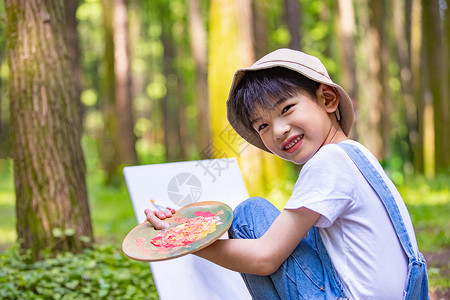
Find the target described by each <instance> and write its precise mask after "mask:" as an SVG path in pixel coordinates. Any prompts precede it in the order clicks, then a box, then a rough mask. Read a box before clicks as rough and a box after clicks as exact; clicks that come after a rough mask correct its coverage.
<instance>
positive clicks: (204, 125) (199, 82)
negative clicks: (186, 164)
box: [188, 0, 211, 149]
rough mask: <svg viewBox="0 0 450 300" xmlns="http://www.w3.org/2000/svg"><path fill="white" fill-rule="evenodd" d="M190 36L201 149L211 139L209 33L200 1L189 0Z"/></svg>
mask: <svg viewBox="0 0 450 300" xmlns="http://www.w3.org/2000/svg"><path fill="white" fill-rule="evenodd" d="M188 7H189V36H190V45H191V51H192V56H193V58H194V62H195V94H196V99H197V108H198V118H197V120H198V128H199V129H200V130H199V131H198V145H199V147H200V149H204V148H205V147H207V146H208V143H209V141H210V139H211V128H210V117H209V115H210V114H209V102H208V73H207V61H208V54H207V33H206V28H205V25H204V24H203V20H202V16H201V12H200V7H199V1H198V0H188Z"/></svg>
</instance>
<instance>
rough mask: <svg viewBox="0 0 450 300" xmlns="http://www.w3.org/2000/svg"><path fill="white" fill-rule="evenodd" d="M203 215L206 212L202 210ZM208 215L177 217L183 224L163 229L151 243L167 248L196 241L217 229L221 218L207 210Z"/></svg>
mask: <svg viewBox="0 0 450 300" xmlns="http://www.w3.org/2000/svg"><path fill="white" fill-rule="evenodd" d="M200 213H201V214H202V215H203V213H205V212H200ZM206 214H207V215H208V217H203V216H199V217H197V218H193V219H189V218H176V219H175V221H177V222H180V223H181V224H180V225H178V226H176V227H173V228H170V229H168V230H162V231H161V232H160V233H158V235H157V236H155V237H154V238H152V239H151V240H150V243H151V244H152V245H154V246H156V247H162V248H166V249H170V248H175V247H183V246H186V245H188V244H192V243H194V242H195V241H196V240H198V239H200V238H202V237H204V236H206V235H207V234H208V233H211V232H213V231H215V230H216V223H219V222H220V218H219V217H218V216H216V215H214V214H211V213H209V212H206Z"/></svg>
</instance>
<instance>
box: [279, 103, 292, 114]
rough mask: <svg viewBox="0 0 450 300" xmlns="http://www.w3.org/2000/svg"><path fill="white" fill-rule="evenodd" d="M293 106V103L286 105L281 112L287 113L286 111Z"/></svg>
mask: <svg viewBox="0 0 450 300" xmlns="http://www.w3.org/2000/svg"><path fill="white" fill-rule="evenodd" d="M293 106H294V105H293V104H291V105H287V106H285V107H284V108H283V110H282V111H281V114H284V113H286V112H287V111H288V110H289V109H291V108H292V107H293Z"/></svg>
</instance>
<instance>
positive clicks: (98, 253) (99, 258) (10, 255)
mask: <svg viewBox="0 0 450 300" xmlns="http://www.w3.org/2000/svg"><path fill="white" fill-rule="evenodd" d="M0 287H1V288H0V298H1V299H158V295H157V292H156V288H155V285H154V282H153V278H152V275H151V272H150V268H149V266H148V264H145V263H138V262H135V261H132V260H130V259H128V258H127V257H125V256H124V255H123V254H122V253H121V251H120V250H119V249H116V248H115V247H112V246H95V247H93V248H92V249H87V250H85V251H84V252H83V253H82V254H79V255H74V254H72V253H64V254H61V255H58V256H57V257H53V258H52V257H47V258H46V259H45V260H43V261H38V262H34V263H33V262H31V256H30V254H29V253H21V252H20V251H19V250H18V249H17V248H16V247H13V248H11V249H10V250H9V251H8V252H7V253H5V254H1V255H0Z"/></svg>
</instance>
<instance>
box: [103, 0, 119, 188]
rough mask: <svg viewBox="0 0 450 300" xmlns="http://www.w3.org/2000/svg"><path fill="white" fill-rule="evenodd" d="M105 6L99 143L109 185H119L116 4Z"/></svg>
mask: <svg viewBox="0 0 450 300" xmlns="http://www.w3.org/2000/svg"><path fill="white" fill-rule="evenodd" d="M102 6H103V28H104V32H105V33H104V40H105V55H104V63H105V71H104V74H103V88H102V99H101V107H102V111H103V118H104V127H103V139H102V140H101V141H98V145H99V153H102V155H101V159H102V163H103V166H104V168H105V173H106V179H105V181H106V182H105V183H106V184H108V185H115V184H117V183H118V174H119V173H118V172H119V170H118V166H119V165H120V162H119V155H118V152H117V149H118V148H117V146H116V141H117V132H118V128H119V125H118V120H117V118H116V116H115V108H114V107H115V105H114V99H115V98H116V88H115V76H114V68H115V67H114V23H113V22H114V21H113V20H114V3H113V0H102Z"/></svg>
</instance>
